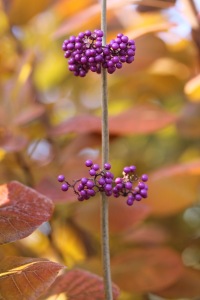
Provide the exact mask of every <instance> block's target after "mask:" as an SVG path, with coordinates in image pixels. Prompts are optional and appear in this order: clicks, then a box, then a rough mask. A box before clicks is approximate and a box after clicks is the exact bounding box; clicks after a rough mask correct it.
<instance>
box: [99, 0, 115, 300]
mask: <svg viewBox="0 0 200 300" xmlns="http://www.w3.org/2000/svg"><path fill="white" fill-rule="evenodd" d="M101 30H102V31H103V32H104V36H103V41H102V44H103V46H105V45H106V31H107V23H106V0H101ZM101 84H102V85H101V91H102V98H101V99H102V168H103V167H104V164H105V163H106V162H108V160H109V126H108V89H107V72H106V69H104V68H102V76H101ZM101 235H102V261H103V272H104V289H105V299H106V300H112V299H113V296H112V281H111V271H110V248H109V224H108V199H107V196H106V195H105V193H101Z"/></svg>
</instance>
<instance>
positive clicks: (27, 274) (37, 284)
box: [0, 257, 62, 300]
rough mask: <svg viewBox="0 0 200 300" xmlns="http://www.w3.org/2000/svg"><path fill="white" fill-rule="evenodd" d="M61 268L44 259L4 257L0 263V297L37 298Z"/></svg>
mask: <svg viewBox="0 0 200 300" xmlns="http://www.w3.org/2000/svg"><path fill="white" fill-rule="evenodd" d="M61 269H62V266H61V265H60V264H57V263H54V262H51V261H48V260H46V259H40V258H23V257H6V258H4V259H3V260H2V261H1V264H0V298H1V299H9V300H22V299H26V300H35V299H38V297H39V296H40V295H41V294H42V293H44V292H45V290H46V289H47V288H48V287H49V286H50V285H51V284H52V283H53V281H54V280H55V277H56V275H57V273H58V272H59V271H60V270H61Z"/></svg>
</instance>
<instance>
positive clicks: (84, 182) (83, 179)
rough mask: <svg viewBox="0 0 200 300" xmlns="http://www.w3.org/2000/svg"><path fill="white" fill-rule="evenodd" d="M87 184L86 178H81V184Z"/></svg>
mask: <svg viewBox="0 0 200 300" xmlns="http://www.w3.org/2000/svg"><path fill="white" fill-rule="evenodd" d="M87 182H88V179H87V178H86V177H83V178H81V183H82V184H83V185H85V184H86V183H87Z"/></svg>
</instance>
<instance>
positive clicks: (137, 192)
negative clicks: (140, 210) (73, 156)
mask: <svg viewBox="0 0 200 300" xmlns="http://www.w3.org/2000/svg"><path fill="white" fill-rule="evenodd" d="M85 165H86V167H88V168H90V169H89V174H90V176H91V178H86V177H83V178H81V179H78V180H76V181H74V183H73V184H70V183H69V182H67V181H66V180H65V176H64V175H59V176H58V181H59V182H62V187H61V189H62V190H63V191H67V190H68V189H69V188H73V190H74V193H75V194H76V195H77V198H78V200H79V201H83V200H88V199H89V198H90V197H93V196H95V195H96V193H97V192H104V193H105V194H106V195H107V196H114V197H116V198H118V197H119V196H123V197H127V201H126V203H127V204H128V205H129V206H131V205H133V202H134V201H135V200H136V201H140V200H142V198H147V192H148V186H147V184H146V182H147V181H148V176H147V175H146V174H143V175H142V176H141V177H140V178H139V177H138V176H137V175H136V174H135V171H136V167H135V166H133V165H132V166H127V167H124V169H123V173H122V174H123V176H122V177H117V178H114V175H113V173H112V172H111V171H110V170H111V164H110V163H105V164H104V170H101V169H100V167H99V165H98V164H94V163H93V162H92V161H91V160H86V162H85ZM136 182H137V185H135V183H136Z"/></svg>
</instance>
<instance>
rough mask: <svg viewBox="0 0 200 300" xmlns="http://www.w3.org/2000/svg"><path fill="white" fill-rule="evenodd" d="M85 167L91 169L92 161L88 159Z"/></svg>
mask: <svg viewBox="0 0 200 300" xmlns="http://www.w3.org/2000/svg"><path fill="white" fill-rule="evenodd" d="M85 165H86V167H91V166H92V165H93V162H92V160H90V159H88V160H86V162H85Z"/></svg>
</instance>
